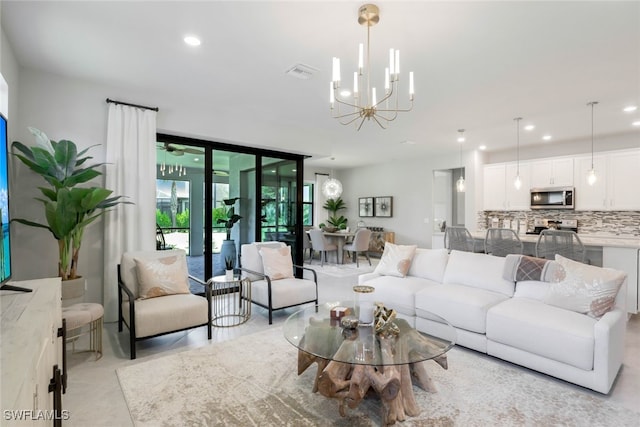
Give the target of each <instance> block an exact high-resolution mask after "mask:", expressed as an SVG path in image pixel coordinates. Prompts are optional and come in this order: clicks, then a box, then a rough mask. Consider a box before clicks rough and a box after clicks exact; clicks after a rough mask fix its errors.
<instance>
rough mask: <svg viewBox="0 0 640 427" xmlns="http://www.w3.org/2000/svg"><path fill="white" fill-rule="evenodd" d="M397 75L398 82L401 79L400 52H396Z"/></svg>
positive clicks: (395, 78)
mask: <svg viewBox="0 0 640 427" xmlns="http://www.w3.org/2000/svg"><path fill="white" fill-rule="evenodd" d="M395 68H396V74H395V77H394V80H398V79H399V78H400V51H399V50H396V67H395Z"/></svg>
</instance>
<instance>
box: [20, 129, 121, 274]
mask: <svg viewBox="0 0 640 427" xmlns="http://www.w3.org/2000/svg"><path fill="white" fill-rule="evenodd" d="M29 131H30V132H31V134H32V135H33V136H34V137H35V140H36V145H35V146H33V147H27V146H26V145H24V144H22V143H21V142H19V141H14V142H13V143H12V145H11V147H12V150H14V155H15V156H16V157H17V158H18V159H20V161H21V162H22V163H24V164H25V165H26V166H27V167H29V169H31V170H32V171H34V172H35V173H37V174H38V175H40V176H41V177H42V178H43V179H44V180H45V181H46V182H47V183H48V184H49V187H38V188H39V189H40V191H41V192H42V195H43V196H44V198H38V197H36V200H38V201H40V202H42V204H43V207H44V213H45V221H46V222H45V223H40V222H36V221H32V220H29V219H24V218H16V219H13V221H16V222H19V223H21V224H25V225H28V226H32V227H37V228H44V229H46V230H48V231H49V232H50V233H51V234H52V235H53V237H54V238H55V239H56V241H57V242H58V275H59V276H60V277H61V278H62V280H63V281H69V280H74V279H78V278H80V277H81V276H80V275H79V274H78V257H79V254H80V247H81V245H82V238H83V236H84V231H85V229H86V227H87V226H88V225H89V224H91V223H93V222H94V221H95V220H97V219H98V218H99V217H100V216H101V215H103V214H104V213H105V212H107V210H108V208H110V207H112V206H115V205H116V204H118V203H129V202H123V201H121V200H120V199H121V198H122V196H115V197H110V196H111V193H112V191H111V190H108V189H106V188H102V187H78V185H79V184H83V183H86V182H88V181H90V180H92V179H94V178H96V177H98V176H100V175H102V172H100V171H99V170H97V169H98V168H99V167H100V166H102V165H104V163H95V164H90V165H88V164H87V161H88V160H90V159H91V157H90V156H87V155H86V153H87V151H88V150H89V149H90V148H91V147H89V148H87V149H85V150H82V151H81V152H78V149H77V147H76V145H75V143H73V142H72V141H69V140H60V141H58V142H56V141H51V140H50V139H49V138H48V137H47V135H45V134H44V132H41V131H40V130H38V129H35V128H31V127H30V128H29ZM15 151H17V153H16V152H15ZM83 283H84V281H83Z"/></svg>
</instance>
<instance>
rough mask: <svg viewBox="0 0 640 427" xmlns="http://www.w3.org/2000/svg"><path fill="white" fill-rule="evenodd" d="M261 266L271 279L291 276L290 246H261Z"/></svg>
mask: <svg viewBox="0 0 640 427" xmlns="http://www.w3.org/2000/svg"><path fill="white" fill-rule="evenodd" d="M260 256H262V266H263V267H264V274H266V275H267V276H269V278H271V280H278V279H289V278H292V277H293V260H292V259H291V246H285V247H283V248H277V249H273V248H261V249H260Z"/></svg>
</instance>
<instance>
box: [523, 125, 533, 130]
mask: <svg viewBox="0 0 640 427" xmlns="http://www.w3.org/2000/svg"><path fill="white" fill-rule="evenodd" d="M535 128H536V127H535V126H534V125H526V126H525V127H524V130H534V129H535Z"/></svg>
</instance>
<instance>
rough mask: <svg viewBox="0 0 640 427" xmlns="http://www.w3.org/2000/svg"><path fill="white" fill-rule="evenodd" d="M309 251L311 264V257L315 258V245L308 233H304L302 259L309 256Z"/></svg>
mask: <svg viewBox="0 0 640 427" xmlns="http://www.w3.org/2000/svg"><path fill="white" fill-rule="evenodd" d="M307 249H309V262H311V257H312V256H313V245H312V244H311V238H310V237H309V233H308V232H307V231H305V232H303V233H302V259H303V261H304V258H305V256H306V254H307Z"/></svg>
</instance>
